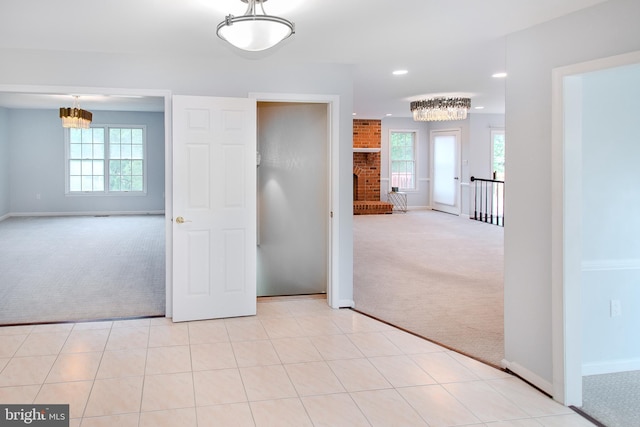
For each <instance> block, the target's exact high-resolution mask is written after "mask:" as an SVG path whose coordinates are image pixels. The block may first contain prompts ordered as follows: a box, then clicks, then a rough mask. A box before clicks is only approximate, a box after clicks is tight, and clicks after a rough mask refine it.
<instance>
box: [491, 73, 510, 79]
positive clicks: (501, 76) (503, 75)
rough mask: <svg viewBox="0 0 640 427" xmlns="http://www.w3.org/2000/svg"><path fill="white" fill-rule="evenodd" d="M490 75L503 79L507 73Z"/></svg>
mask: <svg viewBox="0 0 640 427" xmlns="http://www.w3.org/2000/svg"><path fill="white" fill-rule="evenodd" d="M491 77H493V78H494V79H504V78H505V77H507V73H495V74H492V75H491Z"/></svg>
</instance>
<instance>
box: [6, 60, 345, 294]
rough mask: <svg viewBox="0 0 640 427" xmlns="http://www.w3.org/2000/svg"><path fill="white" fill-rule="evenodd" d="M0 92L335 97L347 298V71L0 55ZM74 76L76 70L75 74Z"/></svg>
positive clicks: (270, 63)
mask: <svg viewBox="0 0 640 427" xmlns="http://www.w3.org/2000/svg"><path fill="white" fill-rule="evenodd" d="M0 57H2V62H3V66H2V67H0V85H2V84H8V85H59V86H74V87H78V86H86V87H105V88H131V89H156V90H170V91H171V92H172V93H174V94H180V95H206V96H230V97H247V96H248V94H249V93H251V92H257V93H294V94H325V95H337V96H339V97H340V106H339V108H340V129H339V138H340V153H339V156H340V165H339V175H340V178H339V182H340V185H339V188H340V194H339V201H340V212H339V215H338V216H337V220H338V221H339V254H338V256H340V259H341V262H340V271H339V273H338V275H339V280H340V295H339V296H338V299H339V300H344V301H349V300H352V299H353V236H352V228H353V186H352V179H353V159H352V146H353V144H352V139H353V121H352V112H353V76H352V66H351V65H333V64H315V63H314V64H300V63H283V62H282V61H280V60H279V58H278V56H277V53H276V54H274V55H273V57H268V58H264V59H261V60H259V61H256V60H251V59H244V58H239V57H235V56H234V57H226V58H215V57H208V56H206V55H199V56H183V57H179V56H171V57H165V56H157V55H153V54H151V53H149V54H140V53H139V54H119V53H109V54H107V53H91V52H65V51H42V50H23V49H0ZM77 70H82V73H78V72H77Z"/></svg>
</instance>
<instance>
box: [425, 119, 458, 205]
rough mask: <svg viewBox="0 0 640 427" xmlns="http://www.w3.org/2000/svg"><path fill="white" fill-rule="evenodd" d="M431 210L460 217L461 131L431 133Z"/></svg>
mask: <svg viewBox="0 0 640 427" xmlns="http://www.w3.org/2000/svg"><path fill="white" fill-rule="evenodd" d="M431 158H432V159H433V160H432V161H433V164H432V168H431V170H432V180H431V182H432V185H431V208H432V209H434V210H438V211H442V212H447V213H450V214H454V215H460V131H459V130H451V131H433V132H431Z"/></svg>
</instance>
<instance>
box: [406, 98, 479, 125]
mask: <svg viewBox="0 0 640 427" xmlns="http://www.w3.org/2000/svg"><path fill="white" fill-rule="evenodd" d="M469 108H471V99H470V98H433V99H423V100H421V101H413V102H412V103H411V112H412V113H413V120H415V121H421V122H438V121H444V120H464V119H466V118H467V112H468V111H469Z"/></svg>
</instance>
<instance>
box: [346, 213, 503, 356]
mask: <svg viewBox="0 0 640 427" xmlns="http://www.w3.org/2000/svg"><path fill="white" fill-rule="evenodd" d="M503 235H504V229H503V228H502V227H497V226H495V225H490V224H485V223H481V222H477V221H472V220H470V219H468V218H463V217H458V216H454V215H449V214H445V213H441V212H437V211H428V210H421V211H409V212H408V213H406V214H402V213H394V214H392V215H366V216H365V215H362V216H354V300H355V304H356V305H355V308H356V309H357V310H359V311H361V312H363V313H366V314H368V315H370V316H373V317H376V318H378V319H381V320H384V321H386V322H388V323H391V324H393V325H395V326H398V327H401V328H403V329H406V330H408V331H411V332H413V333H415V334H417V335H420V336H423V337H425V338H428V339H430V340H433V341H436V342H438V343H440V344H443V345H444V346H447V347H450V348H452V349H455V350H457V351H459V352H461V353H464V354H467V355H469V356H472V357H474V358H477V359H479V360H482V361H484V362H486V363H489V364H492V365H494V366H499V365H500V361H501V360H502V359H503V358H504V319H503V313H504V310H503V269H504V267H503V259H504V251H503Z"/></svg>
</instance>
